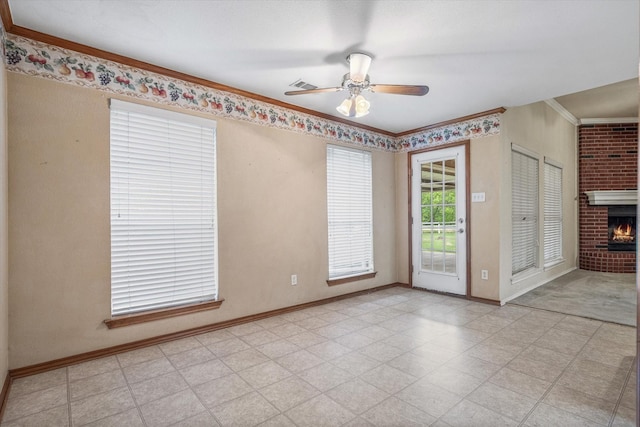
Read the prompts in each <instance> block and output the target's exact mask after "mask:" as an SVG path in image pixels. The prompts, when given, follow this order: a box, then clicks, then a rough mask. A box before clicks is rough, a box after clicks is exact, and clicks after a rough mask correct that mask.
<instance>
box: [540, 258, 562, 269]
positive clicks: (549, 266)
mask: <svg viewBox="0 0 640 427" xmlns="http://www.w3.org/2000/svg"><path fill="white" fill-rule="evenodd" d="M564 261H565V259H564V258H557V259H554V260H553V261H551V262H549V263H547V264H545V265H544V271H547V270H551V269H552V268H554V267H556V266H558V265H559V264H563V263H564Z"/></svg>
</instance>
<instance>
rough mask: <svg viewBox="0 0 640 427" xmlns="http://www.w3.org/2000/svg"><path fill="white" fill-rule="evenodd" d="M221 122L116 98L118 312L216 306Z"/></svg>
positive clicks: (114, 280) (114, 268) (114, 298)
mask: <svg viewBox="0 0 640 427" xmlns="http://www.w3.org/2000/svg"><path fill="white" fill-rule="evenodd" d="M215 147H216V145H215V122H214V121H212V120H207V119H202V118H199V117H194V116H189V115H185V114H179V113H174V112H170V111H166V110H160V109H156V108H151V107H145V106H142V105H138V104H131V103H127V102H122V101H118V100H114V99H112V100H111V314H112V315H113V316H117V315H122V314H130V313H136V312H141V311H147V310H154V309H161V308H167V307H174V306H179V305H185V304H192V303H198V302H203V301H210V300H215V299H216V298H217V293H218V279H217V270H218V268H217V218H216V149H215Z"/></svg>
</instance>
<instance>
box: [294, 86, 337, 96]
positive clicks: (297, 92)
mask: <svg viewBox="0 0 640 427" xmlns="http://www.w3.org/2000/svg"><path fill="white" fill-rule="evenodd" d="M341 90H343V88H341V87H321V88H318V89H305V90H291V91H289V92H285V93H284V94H285V95H306V94H308V93H326V92H338V91H341Z"/></svg>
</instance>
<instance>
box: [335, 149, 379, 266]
mask: <svg viewBox="0 0 640 427" xmlns="http://www.w3.org/2000/svg"><path fill="white" fill-rule="evenodd" d="M371 193H372V187H371V153H369V152H367V151H362V150H354V149H349V148H343V147H337V146H333V145H328V146H327V209H328V220H329V278H331V279H335V278H339V277H348V276H354V275H358V274H363V273H370V272H373V214H372V201H371Z"/></svg>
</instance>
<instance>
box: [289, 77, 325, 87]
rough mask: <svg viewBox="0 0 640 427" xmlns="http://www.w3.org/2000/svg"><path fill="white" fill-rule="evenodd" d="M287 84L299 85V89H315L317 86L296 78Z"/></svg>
mask: <svg viewBox="0 0 640 427" xmlns="http://www.w3.org/2000/svg"><path fill="white" fill-rule="evenodd" d="M289 86H293V87H299V88H300V89H317V88H318V86H314V85H312V84H309V83H307V82H305V81H303V80H302V79H298V80H296V81H295V82H293V83H291V84H290V85H289Z"/></svg>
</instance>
